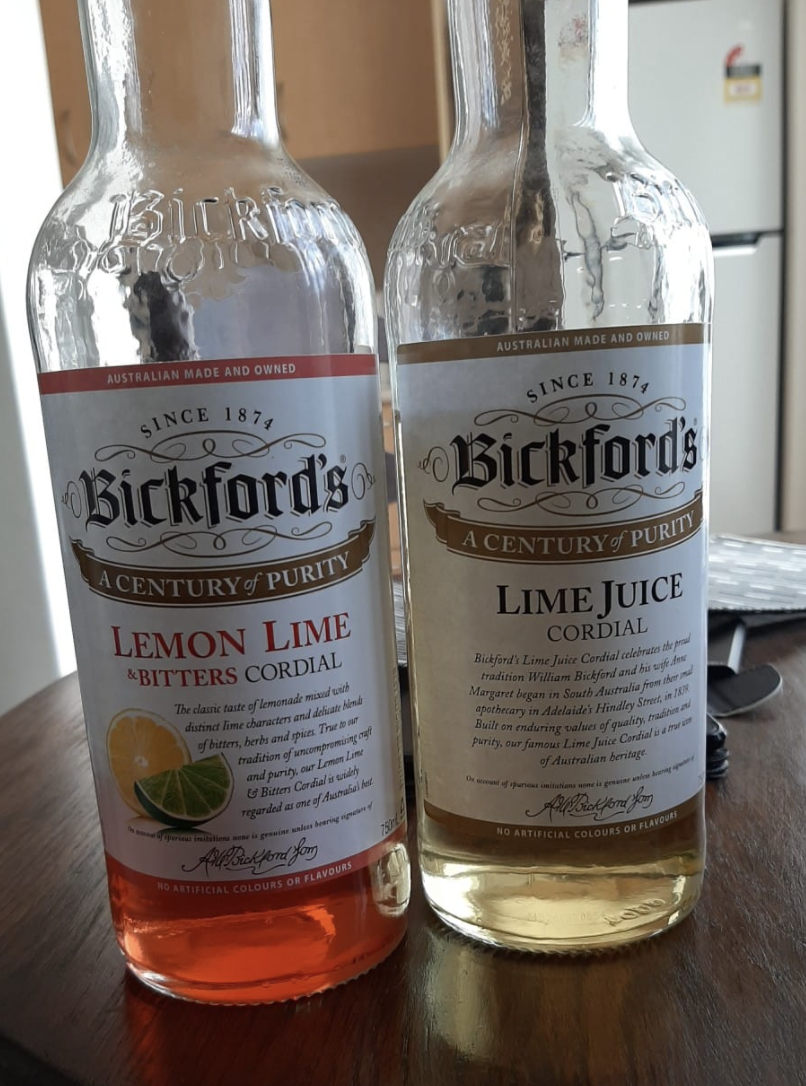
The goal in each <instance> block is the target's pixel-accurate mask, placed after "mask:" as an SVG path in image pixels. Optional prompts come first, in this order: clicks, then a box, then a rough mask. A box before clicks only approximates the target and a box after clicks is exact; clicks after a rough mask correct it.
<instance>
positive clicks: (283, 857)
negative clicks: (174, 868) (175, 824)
mask: <svg viewBox="0 0 806 1086" xmlns="http://www.w3.org/2000/svg"><path fill="white" fill-rule="evenodd" d="M318 852H319V846H318V845H309V844H307V843H306V840H305V838H304V837H301V838H300V839H299V841H297V843H296V844H294V845H289V847H288V848H287V849H285V850H284V851H283V852H275V851H273V850H272V849H263V848H261V849H255V850H254V851H253V852H247V850H246V849H245V848H243V847H242V846H241V845H231V846H230V847H229V848H224V849H220V848H216V847H215V846H213V847H212V848H210V849H208V850H207V852H205V853H204V855H202V856H200V857H199V858H198V860H197V861H196V863H195V864H192V865H191V864H183V865H182V870H183V871H185V872H187V873H188V874H190V873H192V872H193V871H198V870H199V869H200V868H203V869H204V873H205V875H207V877H208V878H210V877H211V876H213V875H215V874H216V873H217V872H221V871H237V872H238V873H239V874H243V873H246V874H249V875H257V876H259V875H266V874H268V873H269V872H270V871H279V870H286V871H293V869H294V868H295V867H296V866H297V865H298V864H300V863H312V862H313V861H314V860H315V859H316V855H317V853H318Z"/></svg>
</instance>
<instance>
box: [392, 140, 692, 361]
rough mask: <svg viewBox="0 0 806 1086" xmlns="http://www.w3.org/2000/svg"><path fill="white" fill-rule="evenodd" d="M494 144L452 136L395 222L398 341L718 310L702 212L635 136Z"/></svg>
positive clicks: (395, 326) (394, 322) (677, 316)
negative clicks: (454, 140)
mask: <svg viewBox="0 0 806 1086" xmlns="http://www.w3.org/2000/svg"><path fill="white" fill-rule="evenodd" d="M486 150H487V149H486V148H484V147H470V146H458V147H456V146H455V147H454V148H453V149H452V152H451V155H450V156H449V158H448V159H447V160H446V162H445V163H444V165H443V167H442V169H441V170H440V171H439V173H438V174H437V175H436V176H435V177H434V178H433V179H432V181H431V183H430V184H429V185H428V186H426V188H425V189H424V190H423V192H422V193H421V194H420V196H419V197H418V198H417V199H415V201H414V202H413V203H412V205H411V207H410V208H409V210H408V212H407V213H406V215H405V216H404V218H403V219H402V220H401V223H400V224H399V226H398V229H397V231H396V233H395V235H394V238H393V240H392V245H391V247H390V259H389V264H388V269H387V281H386V310H387V316H388V320H389V324H390V329H391V334H392V339H393V340H395V339H397V340H398V341H400V342H403V341H408V342H416V341H419V339H428V338H444V336H443V334H442V332H440V331H438V329H440V328H442V329H443V330H444V329H445V326H446V323H447V325H448V326H450V328H451V335H457V336H458V337H459V338H462V337H463V336H464V335H483V334H495V333H497V332H500V333H505V332H520V331H525V330H538V329H541V328H543V329H551V328H557V327H563V326H564V327H573V326H577V327H588V326H591V327H595V326H597V325H598V324H601V323H610V324H613V323H627V324H629V323H632V322H636V323H657V322H661V321H668V320H681V319H682V320H702V319H709V318H710V304H711V303H710V295H711V279H712V267H711V252H710V241H709V238H708V231H707V227H706V224H705V222H704V220H703V216H702V213H701V211H700V209H699V207H698V205H697V203H696V201H695V199H694V198H693V197H692V195H691V194H690V193H689V192H688V190H687V189H686V188H685V186H684V185H683V184H682V183H681V182H680V181H679V180H678V179H677V178H676V177H675V176H674V175H673V174H672V173H671V172H670V171H669V170H668V169H666V168H665V167H664V166H663V165H662V164H661V163H660V162H658V161H657V160H656V159H654V158H653V157H652V156H651V155H650V154H649V153H648V152H646V150H645V149H644V148H643V147H642V146H641V144H640V143H638V141H637V140H636V139H634V138H632V137H627V138H619V139H613V138H610V139H608V138H606V137H605V135H604V134H603V133H601V132H597V131H595V130H592V129H587V128H583V127H575V128H572V129H567V130H564V131H562V132H558V133H555V134H554V137H553V139H551V140H547V141H546V142H545V145H544V147H543V151H542V152H540V151H537V152H536V153H534V154H531V155H530V154H529V153H525V152H524V149H523V145H522V143H521V144H519V145H518V146H517V147H511V146H510V147H509V148H507V147H502V148H500V151H501V152H503V153H497V154H487V153H485V151H486ZM448 313H453V314H454V317H453V319H452V320H450V319H448V320H447V321H446V314H448ZM435 332H436V334H435V335H434V334H433V333H435Z"/></svg>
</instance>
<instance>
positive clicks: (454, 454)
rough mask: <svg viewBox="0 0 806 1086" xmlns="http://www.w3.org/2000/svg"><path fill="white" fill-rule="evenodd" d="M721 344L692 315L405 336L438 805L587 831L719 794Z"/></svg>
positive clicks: (560, 840) (670, 814) (413, 534)
mask: <svg viewBox="0 0 806 1086" xmlns="http://www.w3.org/2000/svg"><path fill="white" fill-rule="evenodd" d="M708 338H709V333H708V329H707V328H705V327H704V326H702V325H680V326H655V327H648V328H644V329H636V328H623V329H619V328H616V329H606V330H602V331H597V332H592V331H591V332H588V331H579V332H576V331H569V332H552V333H536V334H532V335H528V336H517V335H510V336H503V337H485V338H480V339H475V340H465V341H460V342H442V343H438V342H434V343H425V344H412V345H406V346H402V347H401V348H400V349H399V352H398V369H397V396H398V409H399V412H400V418H401V434H402V455H403V469H404V479H405V486H404V490H405V516H406V525H407V547H408V569H409V576H410V582H409V598H408V603H409V606H410V609H411V628H412V632H413V652H412V653H411V654H410V656H413V661H412V660H411V659H410V665H413V672H412V686H413V699H414V702H415V704H416V716H417V736H418V742H419V750H420V763H421V766H422V786H423V788H424V800H425V804H426V810H427V811H428V813H429V815H430V816H431V817H432V818H434V819H436V820H440V821H443V822H444V823H446V824H448V825H450V827H451V828H453V829H455V830H464V831H466V832H467V833H469V834H473V835H475V836H485V835H487V836H489V837H491V838H495V837H498V838H499V839H500V838H501V837H506V838H507V839H508V841H509V843H510V844H513V843H515V842H516V841H517V840H518V839H524V844H525V845H527V844H528V843H529V841H531V844H532V845H533V844H534V839H535V838H538V839H540V840H541V841H543V842H545V844H546V845H547V847H550V846H551V845H552V843H556V844H557V845H558V846H559V847H563V846H565V847H567V846H568V844H569V843H573V842H574V841H575V840H576V841H578V840H580V839H582V838H588V839H593V838H598V837H604V836H608V835H610V834H612V835H624V834H627V833H630V834H636V835H637V834H640V833H644V832H647V833H649V832H654V831H656V830H657V829H658V828H659V827H660V826H663V825H665V824H666V823H669V822H673V821H675V820H676V819H678V818H681V817H683V816H685V815H687V814H689V813H691V811H693V810H694V809H695V807H696V805H697V803H698V802H699V799H698V797H699V794H700V793H701V791H702V788H703V783H704V780H705V677H706V666H705V665H706V648H705V646H706V635H705V617H706V609H705V608H706V605H705V601H706V576H707V561H706V542H707V532H706V528H705V523H704V519H703V487H704V470H703V469H704V464H705V460H706V456H707V430H706V419H707V414H706V410H707V405H706V365H707V359H708V350H709V348H708ZM458 363H461V365H459V364H458Z"/></svg>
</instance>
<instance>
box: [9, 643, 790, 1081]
mask: <svg viewBox="0 0 806 1086" xmlns="http://www.w3.org/2000/svg"><path fill="white" fill-rule="evenodd" d="M753 662H756V663H760V662H771V663H775V664H777V666H778V667H779V669H780V670H781V672H782V673H783V676H784V684H785V686H784V692H783V694H782V695H781V696H780V697H779V698H778V699H777V700H776V701H774V702H770V703H768V704H767V705H766V706H764V707H763V708H762V709H759V710H757V711H756V712H755V713H753V714H752V715H750V716H746V717H740V718H735V719H734V720H733V721H732V722H728V729H729V744H728V745H729V748H730V751H731V762H730V771H729V774H728V776H727V778H726V779H725V780H724V781H722V782H720V783H718V784H714V783H711V784H709V785H708V807H707V812H708V814H707V817H708V828H709V843H708V849H709V852H708V875H707V880H706V889H705V892H704V897H703V899H702V901H701V902H700V904H699V906H698V907H697V910H696V911H695V913H694V915H693V916H692V917H691V918H689V919H688V920H687V921H685V922H684V923H683V924H682V925H681V926H680V927H679V928H677V929H675V930H674V931H672V932H670V933H668V934H666V935H664V936H661V937H660V938H657V939H655V940H652V941H651V942H649V943H645V944H643V945H640V946H639V947H637V948H636V949H633V950H630V951H627V952H623V953H618V954H611V955H602V956H597V957H591V958H533V957H528V956H522V955H516V954H506V953H498V952H494V951H491V950H487V949H484V948H482V947H479V946H476V945H474V944H471V943H470V942H468V941H467V940H465V939H463V938H461V937H459V936H457V935H454V934H453V933H452V932H450V931H449V930H447V929H446V928H445V927H444V926H442V925H441V924H440V923H439V922H438V921H437V920H436V919H435V918H434V917H433V916H431V915H430V913H429V910H428V908H427V906H426V904H425V902H424V900H423V896H422V891H421V890H420V887H419V882H418V880H417V878H416V876H415V889H414V899H413V904H412V908H411V913H410V928H409V934H408V936H407V939H406V941H405V942H404V944H403V945H402V946H401V947H400V948H399V950H398V951H397V952H396V953H395V954H394V956H393V957H392V958H390V959H389V960H388V961H387V962H386V963H384V964H383V965H381V966H380V967H378V968H377V969H375V970H374V971H373V972H371V973H369V974H368V975H366V976H365V977H363V978H361V979H360V980H358V981H354V982H352V983H351V984H348V985H345V986H344V987H342V988H340V989H337V990H336V991H333V992H329V993H326V994H324V995H321V996H317V997H315V998H313V999H309V1000H302V1001H300V1002H297V1003H292V1004H284V1005H274V1006H267V1007H256V1008H246V1007H233V1008H223V1007H204V1006H198V1005H193V1004H187V1003H180V1002H174V1001H172V1000H170V999H167V998H164V997H161V996H158V995H156V994H154V993H152V992H150V991H149V990H147V989H146V988H144V987H143V986H142V985H141V984H139V983H138V982H137V981H135V980H134V979H132V978H131V977H129V976H128V975H127V973H126V971H125V969H124V966H123V961H122V958H121V957H120V954H119V953H118V950H117V948H116V944H115V942H114V939H113V936H112V931H111V927H110V921H109V914H108V907H107V896H106V882H105V877H104V869H103V859H102V853H101V841H100V833H99V830H98V826H97V817H96V809H95V801H94V796H93V791H92V786H91V781H90V770H89V765H88V758H87V750H86V744H85V740H84V736H83V725H82V721H81V707H80V701H79V695H78V688H77V684H76V681H75V679H74V678H73V677H70V678H67V679H64V680H62V681H61V682H59V683H57V684H56V685H54V686H53V687H50V688H49V689H47V690H46V691H44V692H43V693H41V694H38V695H37V696H35V697H34V698H32V699H31V700H30V701H28V702H26V703H25V704H24V705H22V706H20V707H19V708H18V709H15V710H14V711H12V712H11V713H9V714H7V715H6V716H5V717H4V718H2V719H0V749H2V752H3V757H2V760H0V824H1V825H2V838H0V842H1V843H2V847H1V850H0V1084H1V1086H22V1084H24V1086H66V1084H79V1086H307V1084H312V1086H320V1084H321V1086H460V1084H461V1086H482V1084H484V1086H797V1084H799V1083H806V926H805V925H804V910H806V850H805V849H804V846H803V841H804V833H806V623H804V624H800V623H799V624H795V625H792V626H787V627H779V628H778V629H777V630H774V631H766V632H763V633H754V634H753V635H752V637H751V638H749V639H748V644H747V648H746V652H745V665H746V666H747V665H749V664H751V663H753ZM412 840H413V835H412Z"/></svg>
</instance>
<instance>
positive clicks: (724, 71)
mask: <svg viewBox="0 0 806 1086" xmlns="http://www.w3.org/2000/svg"><path fill="white" fill-rule="evenodd" d="M630 109H631V112H632V118H633V123H634V125H635V128H636V131H637V133H638V135H639V137H640V139H641V141H642V142H643V143H644V144H645V146H646V147H647V149H648V150H649V151H650V152H651V153H652V154H654V155H655V156H656V157H657V158H658V159H660V161H661V162H662V163H663V164H664V165H665V166H667V167H668V168H669V169H671V170H672V171H673V172H674V173H675V174H676V175H677V176H678V177H679V178H680V180H681V181H683V183H684V184H685V185H686V186H687V187H688V188H689V189H690V190H691V191H692V192H693V194H694V196H695V197H696V199H697V200H698V202H699V204H700V206H701V208H702V210H703V212H704V214H705V218H706V221H707V223H708V227H709V230H710V233H711V237H712V239H713V242H714V264H715V276H716V291H715V310H714V364H713V386H712V431H711V433H712V445H711V449H712V459H711V530H712V531H714V532H730V533H760V532H769V531H772V530H773V529H774V528H775V527H777V523H778V505H779V489H780V488H779V433H780V425H779V414H780V403H779V398H780V388H781V371H782V364H781V351H782V328H781V322H782V312H783V300H782V272H783V261H784V0H632V3H631V7H630Z"/></svg>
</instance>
